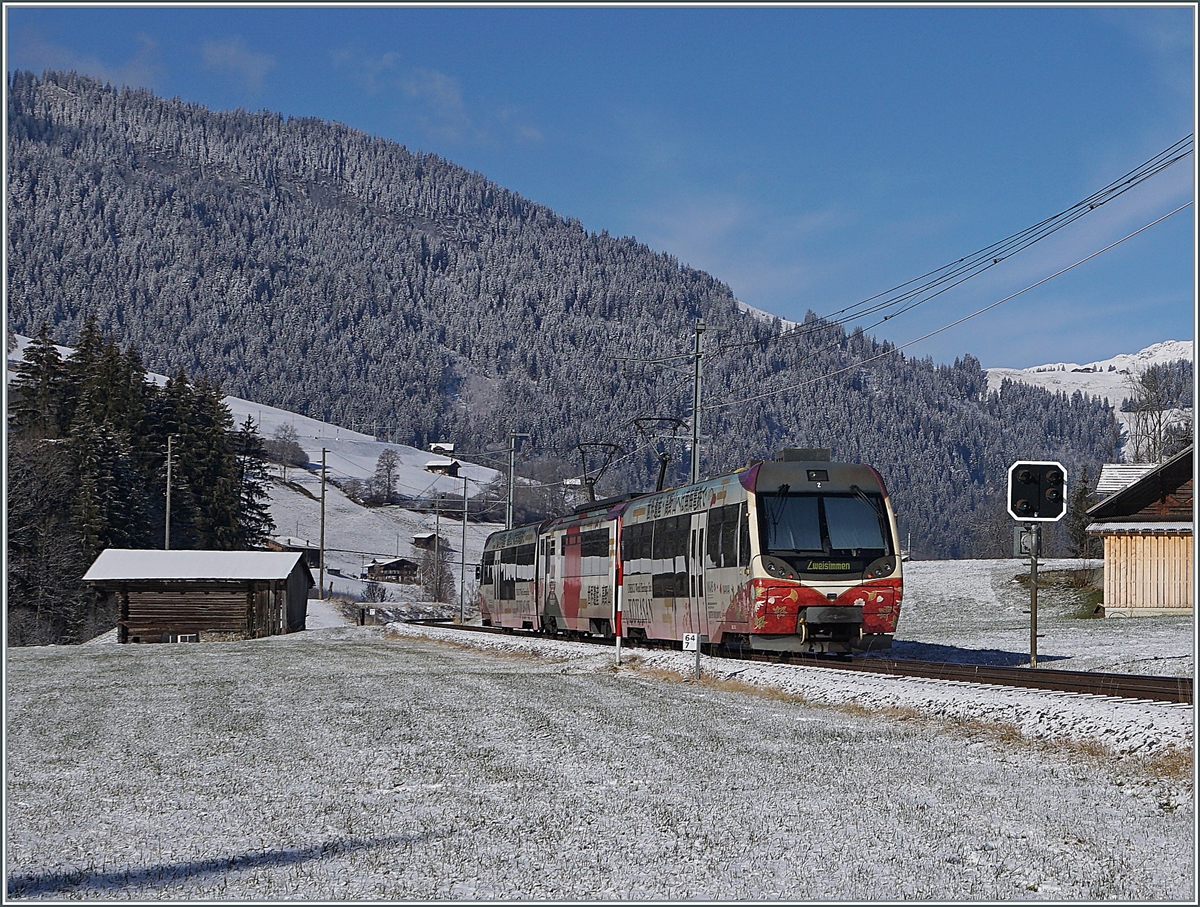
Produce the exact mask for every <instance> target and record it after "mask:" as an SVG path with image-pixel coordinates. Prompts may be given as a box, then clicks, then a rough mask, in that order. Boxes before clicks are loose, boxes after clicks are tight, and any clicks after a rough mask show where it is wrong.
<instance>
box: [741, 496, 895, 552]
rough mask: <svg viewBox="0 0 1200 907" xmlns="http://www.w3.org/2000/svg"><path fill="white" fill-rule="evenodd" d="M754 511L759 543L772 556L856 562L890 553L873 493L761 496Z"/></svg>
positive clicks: (884, 523)
mask: <svg viewBox="0 0 1200 907" xmlns="http://www.w3.org/2000/svg"><path fill="white" fill-rule="evenodd" d="M759 513H760V514H761V518H762V529H763V543H764V544H763V547H764V549H765V552H766V553H767V554H773V555H775V556H776V557H786V558H788V560H793V558H792V557H789V555H791V556H800V557H803V558H813V557H816V558H839V559H847V560H853V561H856V562H860V561H863V560H873V559H875V558H879V557H886V556H888V555H890V554H892V553H893V552H892V546H891V542H890V539H889V535H890V533H889V531H888V521H887V517H886V511H885V509H884V506H883V498H882V496H880V495H878V494H864V493H860V494H826V495H821V494H761V495H760V496H759ZM851 569H855V568H851Z"/></svg>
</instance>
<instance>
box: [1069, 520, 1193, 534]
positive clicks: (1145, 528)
mask: <svg viewBox="0 0 1200 907" xmlns="http://www.w3.org/2000/svg"><path fill="white" fill-rule="evenodd" d="M1087 531H1088V532H1096V533H1100V532H1106V533H1109V534H1110V535H1111V534H1114V533H1125V534H1130V535H1140V534H1141V533H1143V532H1168V533H1172V534H1178V535H1191V534H1192V524H1191V523H1185V522H1181V521H1175V522H1170V521H1168V520H1139V521H1126V522H1103V523H1089V524H1088V527H1087Z"/></svg>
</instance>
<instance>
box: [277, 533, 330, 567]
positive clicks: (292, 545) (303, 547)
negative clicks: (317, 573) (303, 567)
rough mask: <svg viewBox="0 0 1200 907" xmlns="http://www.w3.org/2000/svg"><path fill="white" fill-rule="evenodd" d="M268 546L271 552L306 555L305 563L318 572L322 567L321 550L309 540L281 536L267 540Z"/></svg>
mask: <svg viewBox="0 0 1200 907" xmlns="http://www.w3.org/2000/svg"><path fill="white" fill-rule="evenodd" d="M265 544H266V546H267V548H268V549H269V550H271V551H295V552H297V553H299V554H303V555H304V563H306V564H307V565H308V566H309V567H310V568H312V569H313V570H316V569H317V568H318V567H320V566H321V549H320V548H319V547H317V546H316V545H314V544H312V543H311V542H309V540H308V539H298V538H295V537H292V536H286V535H284V536H280V537H279V538H273V539H267V541H266V543H265Z"/></svg>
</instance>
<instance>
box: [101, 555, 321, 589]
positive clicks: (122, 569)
mask: <svg viewBox="0 0 1200 907" xmlns="http://www.w3.org/2000/svg"><path fill="white" fill-rule="evenodd" d="M303 558H304V555H303V554H301V553H299V552H294V551H162V550H160V549H156V548H150V549H142V548H106V549H105V550H103V551H101V552H100V556H99V557H97V558H96V560H95V562H94V563H93V564H92V566H91V567H90V568H89V569H88V572H87V573H85V574H84V575H83V579H84V581H85V582H103V581H105V580H110V581H111V580H176V579H191V580H199V579H211V580H253V579H287V578H288V576H289V575H291V572H292V570H294V569H295V567H296V562H297V561H301V562H302V561H303Z"/></svg>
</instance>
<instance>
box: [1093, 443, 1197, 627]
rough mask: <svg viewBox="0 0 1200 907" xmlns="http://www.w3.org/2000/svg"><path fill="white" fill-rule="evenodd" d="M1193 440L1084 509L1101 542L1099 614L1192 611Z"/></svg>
mask: <svg viewBox="0 0 1200 907" xmlns="http://www.w3.org/2000/svg"><path fill="white" fill-rule="evenodd" d="M1194 450H1195V448H1194V445H1189V446H1188V447H1187V448H1186V449H1184V450H1182V451H1180V452H1179V453H1178V454H1176V455H1175V456H1174V457H1172V458H1171V459H1169V460H1167V461H1166V462H1164V463H1161V464H1159V465H1158V466H1155V467H1153V468H1152V469H1150V470H1148V471H1146V472H1144V473H1143V474H1142V475H1140V476H1139V477H1138V478H1136V479H1134V480H1133V481H1132V482H1130V484H1128V485H1126V486H1125V487H1124V488H1122V489H1120V490H1119V491H1116V492H1114V493H1113V494H1111V495H1110V496H1109V497H1107V498H1105V499H1104V500H1102V501H1100V502H1099V503H1098V504H1095V505H1093V506H1092V507H1091V508H1089V509H1088V512H1087V513H1088V518H1089V520H1090V521H1091V522H1090V523H1089V525H1088V532H1090V533H1093V534H1094V535H1098V536H1100V538H1101V539H1102V540H1103V542H1104V615H1105V616H1106V617H1131V616H1140V615H1154V614H1191V613H1192V611H1193V607H1194V602H1195V552H1194V544H1193V543H1194V479H1193V469H1194V465H1193V464H1194V459H1195V454H1194Z"/></svg>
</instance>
